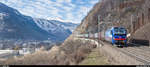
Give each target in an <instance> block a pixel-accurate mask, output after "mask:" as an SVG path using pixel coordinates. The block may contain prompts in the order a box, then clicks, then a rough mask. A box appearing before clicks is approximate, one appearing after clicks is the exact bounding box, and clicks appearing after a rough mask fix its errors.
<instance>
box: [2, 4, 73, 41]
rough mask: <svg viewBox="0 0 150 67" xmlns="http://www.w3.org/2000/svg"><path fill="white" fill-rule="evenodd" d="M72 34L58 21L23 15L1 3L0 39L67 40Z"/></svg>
mask: <svg viewBox="0 0 150 67" xmlns="http://www.w3.org/2000/svg"><path fill="white" fill-rule="evenodd" d="M41 23H43V24H48V27H47V26H42V24H41ZM39 24H40V25H39ZM59 24H60V25H61V24H62V23H59ZM64 26H65V25H64ZM60 34H61V35H60ZM70 34H71V31H70V30H69V29H64V27H60V26H59V25H57V23H51V22H50V20H49V21H48V20H45V19H35V18H32V17H29V16H25V15H22V14H21V13H20V12H18V11H17V10H15V9H13V8H11V7H8V6H6V5H4V4H2V3H0V40H28V41H30V40H52V41H55V42H56V41H63V40H65V39H66V38H67V37H68V36H69V35H70Z"/></svg>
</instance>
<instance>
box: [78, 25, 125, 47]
mask: <svg viewBox="0 0 150 67" xmlns="http://www.w3.org/2000/svg"><path fill="white" fill-rule="evenodd" d="M78 37H82V38H90V39H98V40H102V41H107V42H110V43H112V45H117V46H127V30H126V29H125V28H123V27H111V28H109V29H107V30H106V31H105V30H103V31H101V32H97V33H89V34H79V35H78Z"/></svg>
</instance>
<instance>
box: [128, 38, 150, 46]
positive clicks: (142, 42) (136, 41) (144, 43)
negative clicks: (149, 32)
mask: <svg viewBox="0 0 150 67" xmlns="http://www.w3.org/2000/svg"><path fill="white" fill-rule="evenodd" d="M127 45H128V47H141V46H149V40H143V39H131V40H130V41H129V43H128V44H127Z"/></svg>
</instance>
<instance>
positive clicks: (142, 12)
mask: <svg viewBox="0 0 150 67" xmlns="http://www.w3.org/2000/svg"><path fill="white" fill-rule="evenodd" d="M149 6H150V1H149V0H102V1H100V2H98V3H97V4H96V5H95V6H94V7H93V9H92V10H91V11H90V12H89V13H88V15H87V16H86V17H85V18H84V19H83V20H82V22H81V24H80V25H79V26H78V27H77V29H76V30H75V31H74V33H76V32H80V33H95V32H98V31H102V30H106V29H107V28H109V27H111V26H123V27H125V28H126V29H127V31H128V33H131V34H132V35H134V34H135V32H136V31H137V30H138V29H140V28H141V27H143V26H144V25H147V24H148V23H149V19H150V7H149ZM99 23H100V24H99ZM98 24H99V25H98ZM98 27H99V28H100V29H99V30H98ZM145 32H148V31H145ZM147 36H148V34H147ZM132 37H133V38H134V37H136V36H132ZM149 40H150V39H149Z"/></svg>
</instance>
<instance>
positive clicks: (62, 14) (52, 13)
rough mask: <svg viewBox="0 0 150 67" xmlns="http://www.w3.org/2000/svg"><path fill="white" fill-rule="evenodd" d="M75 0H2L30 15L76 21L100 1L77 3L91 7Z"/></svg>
mask: <svg viewBox="0 0 150 67" xmlns="http://www.w3.org/2000/svg"><path fill="white" fill-rule="evenodd" d="M74 1H76V0H56V1H52V0H0V2H2V3H5V4H6V5H8V6H10V7H13V8H15V9H17V10H19V11H20V12H21V13H22V14H25V15H28V16H32V17H35V18H47V19H56V20H60V21H67V22H74V23H80V21H81V20H82V19H83V18H84V16H86V15H87V12H89V10H90V9H91V7H92V6H93V5H94V4H95V3H96V2H98V0H91V1H88V2H90V4H89V3H86V1H85V2H84V0H78V1H77V3H80V4H85V5H89V6H90V7H89V6H84V5H82V6H81V5H78V4H76V3H73V2H74Z"/></svg>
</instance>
